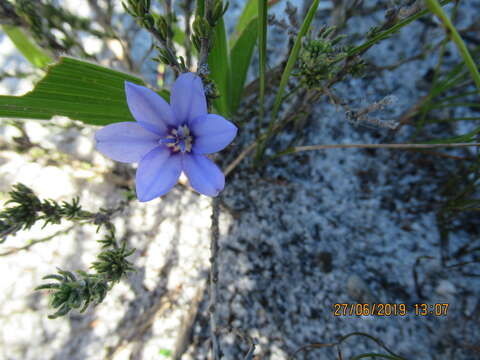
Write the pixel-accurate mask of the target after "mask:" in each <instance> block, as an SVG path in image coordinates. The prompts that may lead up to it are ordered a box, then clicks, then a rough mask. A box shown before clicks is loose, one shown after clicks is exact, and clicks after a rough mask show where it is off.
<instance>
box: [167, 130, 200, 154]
mask: <svg viewBox="0 0 480 360" xmlns="http://www.w3.org/2000/svg"><path fill="white" fill-rule="evenodd" d="M192 141H193V138H192V135H190V129H189V128H188V126H187V125H182V126H179V127H178V128H176V129H172V130H171V131H170V134H169V135H167V136H165V137H164V138H162V139H160V140H159V143H160V144H163V145H166V146H167V147H169V148H170V149H171V150H172V151H173V152H179V151H181V152H182V153H185V152H190V151H191V150H192Z"/></svg>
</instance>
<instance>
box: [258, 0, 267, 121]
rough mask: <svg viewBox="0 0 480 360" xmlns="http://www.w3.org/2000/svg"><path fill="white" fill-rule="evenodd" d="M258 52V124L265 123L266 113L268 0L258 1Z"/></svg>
mask: <svg viewBox="0 0 480 360" xmlns="http://www.w3.org/2000/svg"><path fill="white" fill-rule="evenodd" d="M257 5H258V21H259V27H258V48H259V49H258V50H259V72H260V115H259V119H258V124H261V123H262V122H263V117H264V113H265V70H266V66H267V13H268V7H267V6H268V4H267V0H258V3H257Z"/></svg>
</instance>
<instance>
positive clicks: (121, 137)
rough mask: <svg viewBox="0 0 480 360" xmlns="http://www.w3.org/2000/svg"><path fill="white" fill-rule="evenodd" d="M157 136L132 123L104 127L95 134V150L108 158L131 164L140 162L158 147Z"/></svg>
mask: <svg viewBox="0 0 480 360" xmlns="http://www.w3.org/2000/svg"><path fill="white" fill-rule="evenodd" d="M158 139H159V136H158V135H157V134H154V133H152V132H150V131H148V130H145V129H144V128H143V127H142V126H140V125H139V124H137V123H134V122H120V123H115V124H111V125H107V126H105V127H104V128H103V129H100V130H98V131H97V132H96V133H95V140H96V142H97V144H96V147H97V150H98V151H100V152H101V153H102V154H104V155H106V156H108V157H109V158H111V159H113V160H116V161H121V162H126V163H131V162H138V161H140V160H141V159H142V158H143V157H144V156H145V154H147V153H148V152H149V151H151V150H152V149H153V148H155V147H157V146H158Z"/></svg>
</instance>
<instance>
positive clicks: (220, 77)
mask: <svg viewBox="0 0 480 360" xmlns="http://www.w3.org/2000/svg"><path fill="white" fill-rule="evenodd" d="M229 59H230V55H229V50H228V42H227V33H226V31H225V24H224V22H223V18H221V19H220V20H219V21H217V24H216V25H215V29H214V36H213V49H212V51H211V52H210V54H209V55H208V66H209V69H210V78H211V79H212V80H213V81H215V84H216V85H217V88H218V90H219V92H220V97H219V98H218V99H215V100H214V101H213V106H214V107H215V109H216V110H217V112H218V113H219V114H220V115H223V116H228V115H229V114H230V109H229V106H228V98H229V91H228V89H229V87H228V86H229V85H228V83H229V80H230V63H229Z"/></svg>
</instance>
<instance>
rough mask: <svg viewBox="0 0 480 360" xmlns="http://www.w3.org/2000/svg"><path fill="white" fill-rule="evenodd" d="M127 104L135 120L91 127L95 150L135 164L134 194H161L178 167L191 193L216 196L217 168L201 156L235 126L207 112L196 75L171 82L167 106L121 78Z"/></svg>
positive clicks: (223, 142)
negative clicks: (93, 132) (93, 134)
mask: <svg viewBox="0 0 480 360" xmlns="http://www.w3.org/2000/svg"><path fill="white" fill-rule="evenodd" d="M125 92H126V96H127V103H128V107H129V109H130V112H131V113H132V115H133V117H134V118H135V120H136V122H120V123H115V124H111V125H108V126H106V127H104V128H103V129H101V130H99V131H97V133H96V135H95V138H96V141H97V150H99V151H100V152H101V153H103V154H104V155H106V156H108V157H110V158H111V159H113V160H116V161H120V162H125V163H135V162H139V165H138V169H137V174H136V187H137V196H138V199H139V200H140V201H150V200H152V199H155V198H156V197H159V196H162V195H164V194H166V193H167V192H168V191H170V189H171V188H172V187H173V186H174V185H175V184H176V183H177V181H178V178H179V176H180V174H181V173H182V171H183V172H184V173H185V174H186V175H187V177H188V179H189V181H190V185H191V186H192V188H194V189H195V190H196V191H198V192H199V193H201V194H204V195H208V196H216V195H218V193H219V192H220V191H221V190H222V189H223V187H224V186H225V177H224V175H223V173H222V171H221V170H220V169H219V168H218V167H217V165H215V164H214V163H213V162H212V161H211V160H210V159H209V158H208V157H207V156H206V154H211V153H214V152H217V151H220V150H222V149H223V148H225V147H226V146H227V145H228V144H230V143H231V142H232V140H233V139H234V138H235V136H236V134H237V128H236V126H235V125H233V124H232V123H231V122H230V121H227V120H225V119H224V118H223V117H221V116H219V115H216V114H209V113H208V112H207V101H206V99H205V92H204V89H203V85H202V80H201V79H200V77H198V76H197V75H195V74H193V73H185V74H182V75H180V76H179V77H178V79H177V81H176V82H175V84H174V85H173V88H172V91H171V96H170V105H169V104H168V103H167V102H166V101H165V100H164V99H163V98H162V97H161V96H159V95H157V93H155V92H154V91H152V90H150V89H148V88H146V87H144V86H140V85H135V84H132V83H130V82H125Z"/></svg>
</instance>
